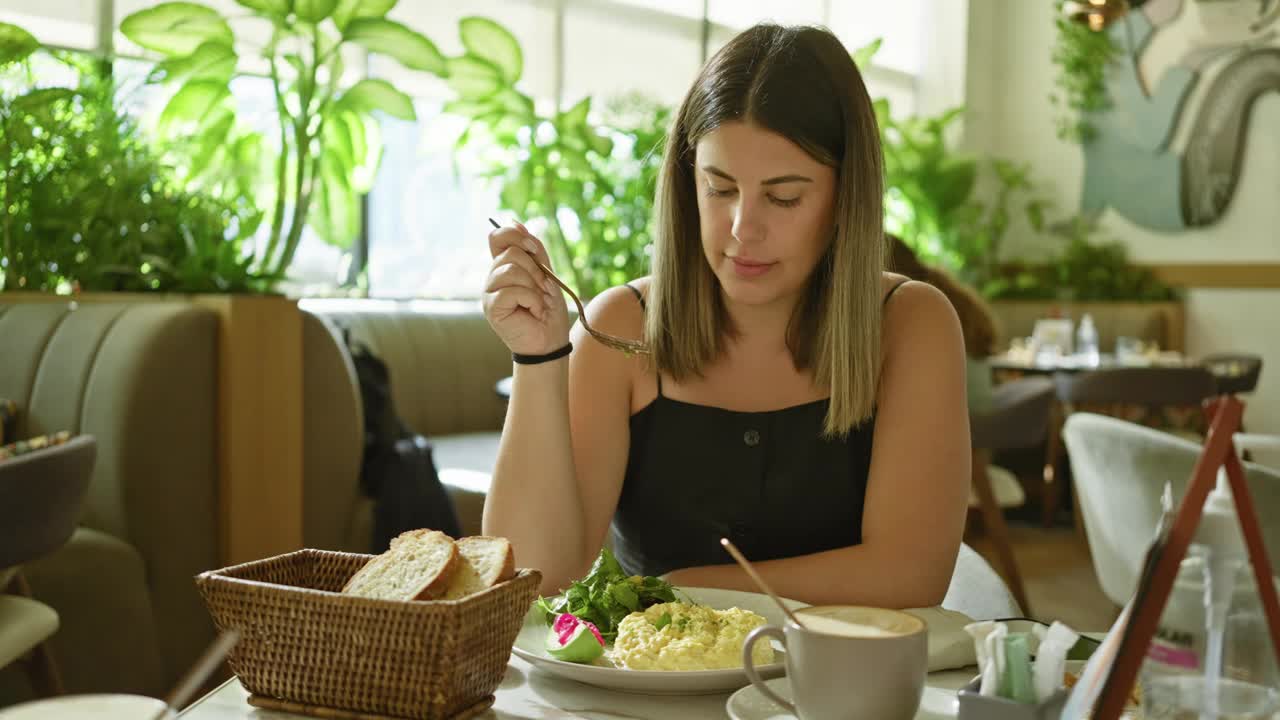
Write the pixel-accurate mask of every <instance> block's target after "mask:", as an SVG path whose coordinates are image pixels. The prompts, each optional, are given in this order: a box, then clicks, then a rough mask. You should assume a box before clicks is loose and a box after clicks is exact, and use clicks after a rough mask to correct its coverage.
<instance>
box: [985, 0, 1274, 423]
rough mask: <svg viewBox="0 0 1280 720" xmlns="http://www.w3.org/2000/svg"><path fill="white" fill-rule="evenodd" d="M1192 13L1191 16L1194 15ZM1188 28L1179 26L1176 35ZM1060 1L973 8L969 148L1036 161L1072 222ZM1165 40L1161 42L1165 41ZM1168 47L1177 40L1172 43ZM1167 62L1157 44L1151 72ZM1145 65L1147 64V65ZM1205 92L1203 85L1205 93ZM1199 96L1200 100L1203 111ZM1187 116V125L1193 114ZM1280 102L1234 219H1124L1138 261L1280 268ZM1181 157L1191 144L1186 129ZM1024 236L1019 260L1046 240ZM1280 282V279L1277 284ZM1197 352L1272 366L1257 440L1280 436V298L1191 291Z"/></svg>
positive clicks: (1248, 166) (1255, 150) (1256, 117)
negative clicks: (1058, 95) (1057, 89)
mask: <svg viewBox="0 0 1280 720" xmlns="http://www.w3.org/2000/svg"><path fill="white" fill-rule="evenodd" d="M1185 12H1186V11H1184V13H1185ZM1176 28H1177V26H1176V25H1175V26H1173V27H1171V28H1170V31H1169V32H1170V37H1172V36H1174V35H1176ZM1054 37H1055V29H1054V25H1053V3H1052V2H1050V0H973V1H972V2H971V3H970V8H969V37H968V48H969V57H968V68H967V73H966V78H967V81H966V97H967V99H968V113H967V116H966V118H965V120H966V123H965V126H966V138H965V144H966V146H967V148H968V149H969V150H971V151H974V152H986V153H992V154H995V155H998V156H1002V157H1007V158H1011V159H1014V160H1017V161H1021V162H1029V163H1031V164H1032V167H1033V169H1034V171H1035V174H1036V176H1037V177H1038V178H1041V179H1042V180H1044V181H1047V186H1046V190H1047V191H1048V192H1049V193H1050V194H1051V195H1052V197H1053V198H1054V199H1055V200H1056V201H1057V203H1058V206H1059V208H1061V209H1062V210H1063V211H1064V212H1072V211H1074V209H1075V208H1076V207H1078V203H1079V198H1080V192H1081V177H1082V173H1083V169H1084V162H1083V154H1082V152H1081V150H1080V148H1079V146H1077V145H1074V144H1071V143H1069V142H1065V141H1062V140H1059V139H1058V137H1057V135H1056V132H1055V124H1054V117H1055V115H1054V113H1055V110H1056V109H1055V108H1054V107H1053V106H1052V105H1051V104H1050V103H1049V100H1048V98H1049V94H1050V93H1051V92H1052V90H1053V88H1054V84H1053V83H1054V77H1055V73H1056V67H1055V66H1054V65H1053V64H1052V62H1051V60H1050V53H1051V51H1052V47H1053V43H1054ZM1157 37H1159V35H1157ZM1162 42H1166V40H1162ZM1163 53H1164V50H1163V49H1160V48H1158V47H1156V46H1155V45H1153V52H1152V53H1150V56H1151V59H1152V62H1158V61H1159V60H1160V57H1161V56H1162V54H1163ZM1144 65H1145V64H1144ZM1204 85H1205V83H1204V82H1203V81H1202V82H1201V83H1200V87H1203V86H1204ZM1196 100H1197V98H1196V97H1194V96H1193V97H1192V98H1191V100H1190V102H1192V103H1195V102H1196ZM1184 117H1185V116H1184ZM1276 128H1280V97H1276V96H1274V95H1272V96H1269V97H1265V98H1263V99H1261V100H1259V102H1258V103H1257V104H1256V105H1255V106H1254V114H1253V118H1252V121H1251V123H1250V128H1249V136H1248V138H1247V144H1246V148H1247V151H1246V161H1245V163H1244V168H1243V172H1242V175H1241V178H1240V184H1239V186H1238V189H1237V192H1236V195H1235V198H1234V200H1233V201H1232V204H1231V206H1230V208H1229V209H1228V211H1227V213H1226V215H1224V217H1223V218H1222V219H1221V220H1220V221H1219V222H1218V223H1217V224H1215V225H1212V226H1210V227H1208V228H1204V229H1200V230H1195V231H1188V232H1182V233H1177V234H1165V233H1159V232H1155V231H1152V230H1148V229H1146V228H1143V227H1140V226H1136V225H1134V224H1132V223H1130V222H1128V221H1127V220H1125V219H1124V218H1123V217H1121V216H1119V215H1118V214H1116V213H1115V212H1113V211H1110V210H1109V211H1107V213H1106V214H1105V215H1104V216H1103V218H1102V222H1103V227H1104V229H1105V230H1106V231H1107V232H1108V234H1109V235H1111V236H1113V237H1116V238H1117V239H1120V240H1122V241H1123V242H1124V243H1125V244H1126V245H1127V246H1128V247H1129V250H1130V253H1131V254H1132V257H1133V258H1134V259H1135V260H1137V261H1139V262H1147V263H1162V262H1169V263H1175V262H1184V263H1233V262H1240V263H1248V262H1268V263H1276V262H1280V201H1278V200H1280V197H1278V195H1280V193H1277V190H1278V189H1280V132H1277V130H1276ZM1180 129H1181V130H1183V132H1179V133H1178V134H1177V135H1175V147H1176V146H1178V145H1179V144H1181V143H1182V142H1184V141H1185V134H1186V133H1185V129H1184V128H1180ZM1024 230H1025V229H1024V228H1019V227H1015V228H1014V230H1013V231H1012V232H1011V233H1010V236H1009V238H1008V239H1007V241H1006V247H1005V251H1006V253H1007V255H1008V256H1014V255H1027V256H1033V255H1035V254H1037V252H1040V251H1043V250H1045V249H1047V247H1046V245H1045V243H1046V242H1048V241H1046V240H1038V239H1033V238H1031V235H1030V233H1027V232H1025V231H1024ZM1277 281H1278V284H1280V279H1277ZM1186 299H1187V351H1188V352H1189V353H1191V354H1193V355H1197V354H1203V353H1208V352H1215V351H1240V352H1252V353H1258V354H1260V355H1262V356H1263V372H1262V379H1261V381H1260V383H1259V386H1258V392H1257V393H1256V394H1255V395H1253V396H1252V397H1248V398H1245V400H1246V402H1247V403H1248V407H1247V409H1246V414H1245V423H1246V425H1247V426H1248V428H1249V429H1250V430H1251V431H1257V432H1270V433H1280V290H1271V289H1267V290H1235V289H1232V290H1228V289H1209V288H1203V289H1191V290H1190V291H1189V292H1188V293H1187V296H1186Z"/></svg>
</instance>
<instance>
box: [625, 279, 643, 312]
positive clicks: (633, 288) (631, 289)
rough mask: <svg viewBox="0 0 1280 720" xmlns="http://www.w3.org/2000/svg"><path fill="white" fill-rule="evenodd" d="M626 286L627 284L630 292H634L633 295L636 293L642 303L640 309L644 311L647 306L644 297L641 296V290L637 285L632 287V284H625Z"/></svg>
mask: <svg viewBox="0 0 1280 720" xmlns="http://www.w3.org/2000/svg"><path fill="white" fill-rule="evenodd" d="M625 284H626V286H627V289H628V290H630V291H631V292H633V293H635V294H636V299H637V300H639V301H640V307H641V309H644V307H645V305H644V295H641V294H640V288H637V287H636V286H635V285H632V284H631V283H625Z"/></svg>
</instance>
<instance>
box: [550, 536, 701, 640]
mask: <svg viewBox="0 0 1280 720" xmlns="http://www.w3.org/2000/svg"><path fill="white" fill-rule="evenodd" d="M675 601H676V595H675V588H673V587H671V585H670V584H668V583H667V582H666V581H665V580H662V579H660V578H656V577H651V576H644V577H641V576H639V575H631V576H628V575H627V574H625V573H624V572H623V571H622V566H621V565H619V564H618V560H617V559H616V558H615V557H614V556H613V553H611V552H609V549H608V548H603V549H601V550H600V555H599V557H597V558H596V561H595V563H594V564H593V565H592V566H591V572H589V573H587V576H586V577H584V578H582V579H581V580H575V581H574V582H573V584H572V585H570V586H569V588H568V589H567V590H565V591H564V592H563V593H561V594H559V595H556V596H555V597H550V598H538V600H537V602H536V603H534V606H535V607H537V608H538V609H539V610H541V611H542V612H543V613H544V614H545V616H546V617H545V619H546V622H547V624H548V625H551V624H552V623H554V622H555V621H556V618H557V617H559V616H560V614H561V613H569V614H570V615H573V616H575V617H577V618H578V619H580V620H586V621H587V622H590V623H591V624H593V625H595V626H596V628H597V629H598V630H599V631H600V635H601V636H602V637H604V639H605V642H609V643H611V642H613V640H614V639H615V638H616V637H617V636H618V623H620V622H622V619H623V618H625V617H626V616H628V615H630V614H631V613H633V612H638V611H640V610H644V609H645V608H647V607H649V606H651V605H657V604H660V603H667V602H675Z"/></svg>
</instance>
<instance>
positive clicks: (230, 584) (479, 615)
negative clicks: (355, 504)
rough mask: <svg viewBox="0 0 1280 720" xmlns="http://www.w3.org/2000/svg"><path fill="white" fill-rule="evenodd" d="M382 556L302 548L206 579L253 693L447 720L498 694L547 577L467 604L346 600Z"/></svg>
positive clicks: (524, 573) (213, 608)
mask: <svg viewBox="0 0 1280 720" xmlns="http://www.w3.org/2000/svg"><path fill="white" fill-rule="evenodd" d="M373 557H374V556H373V555H359V554H354V553H342V552H330V551H326V550H310V549H308V550H299V551H297V552H292V553H288V554H285V555H278V556H276V557H272V558H267V559H264V560H257V561H254V562H249V563H244V564H242V565H235V566H232V567H228V568H223V569H221V570H214V571H210V572H205V573H201V574H200V575H198V576H196V586H197V587H198V588H199V590H200V593H201V595H203V597H204V601H205V605H206V606H207V607H208V608H209V613H210V614H211V615H212V616H213V621H214V624H215V625H216V626H217V627H218V629H219V630H229V629H231V628H235V629H237V630H239V631H240V633H241V639H240V642H239V643H238V644H237V645H236V647H235V649H234V650H232V652H231V654H230V656H229V657H228V660H227V662H228V664H229V665H230V666H231V670H232V672H234V673H235V674H236V676H237V677H238V678H239V679H240V682H241V683H242V684H243V685H244V686H245V689H247V690H248V691H249V692H251V693H253V694H255V695H260V696H267V697H274V698H280V699H282V700H288V701H291V702H295V703H301V704H305V705H317V706H322V707H330V708H340V709H345V710H354V711H358V712H365V713H374V714H379V715H387V716H392V717H401V718H419V719H421V720H444V719H445V718H450V717H453V716H454V715H455V714H457V713H459V712H461V711H462V710H465V709H466V708H468V707H471V706H473V705H475V704H476V703H477V702H479V701H481V700H483V699H484V698H486V697H487V696H489V695H492V694H493V692H494V691H495V690H496V689H497V687H498V685H499V684H501V682H502V678H503V675H504V674H505V673H506V668H507V662H508V660H509V658H510V655H511V647H512V645H514V644H515V639H516V635H518V634H519V632H520V627H521V625H522V624H523V623H524V617H525V614H526V613H527V612H528V610H529V607H530V605H531V604H532V603H533V601H534V598H535V597H536V596H537V592H538V586H539V584H540V583H541V581H542V575H541V573H539V572H538V571H537V570H520V571H519V572H517V573H516V576H515V577H514V578H512V579H511V580H508V581H506V582H503V583H499V584H498V585H495V586H494V587H492V588H489V589H488V590H485V591H483V592H480V593H476V594H475V595H472V596H470V597H467V598H465V599H462V600H454V601H432V602H398V601H391V600H374V599H370V598H362V597H354V596H349V595H342V594H341V593H340V591H341V589H342V587H343V585H345V584H346V582H347V580H348V579H350V578H351V576H352V575H354V574H355V573H356V571H358V570H359V569H360V568H361V567H363V566H364V564H365V563H367V562H368V561H369V560H371V559H373Z"/></svg>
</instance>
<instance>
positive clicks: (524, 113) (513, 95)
mask: <svg viewBox="0 0 1280 720" xmlns="http://www.w3.org/2000/svg"><path fill="white" fill-rule="evenodd" d="M492 102H493V104H494V105H495V106H497V107H500V108H502V110H503V111H504V112H506V113H507V115H509V116H514V117H517V118H519V119H520V120H522V121H524V122H531V121H532V120H533V118H534V112H533V99H532V98H530V97H529V96H528V95H525V94H524V93H522V92H520V91H519V90H516V89H515V88H511V87H505V88H502V89H501V90H499V91H498V94H497V95H494V96H493V100H492Z"/></svg>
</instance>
